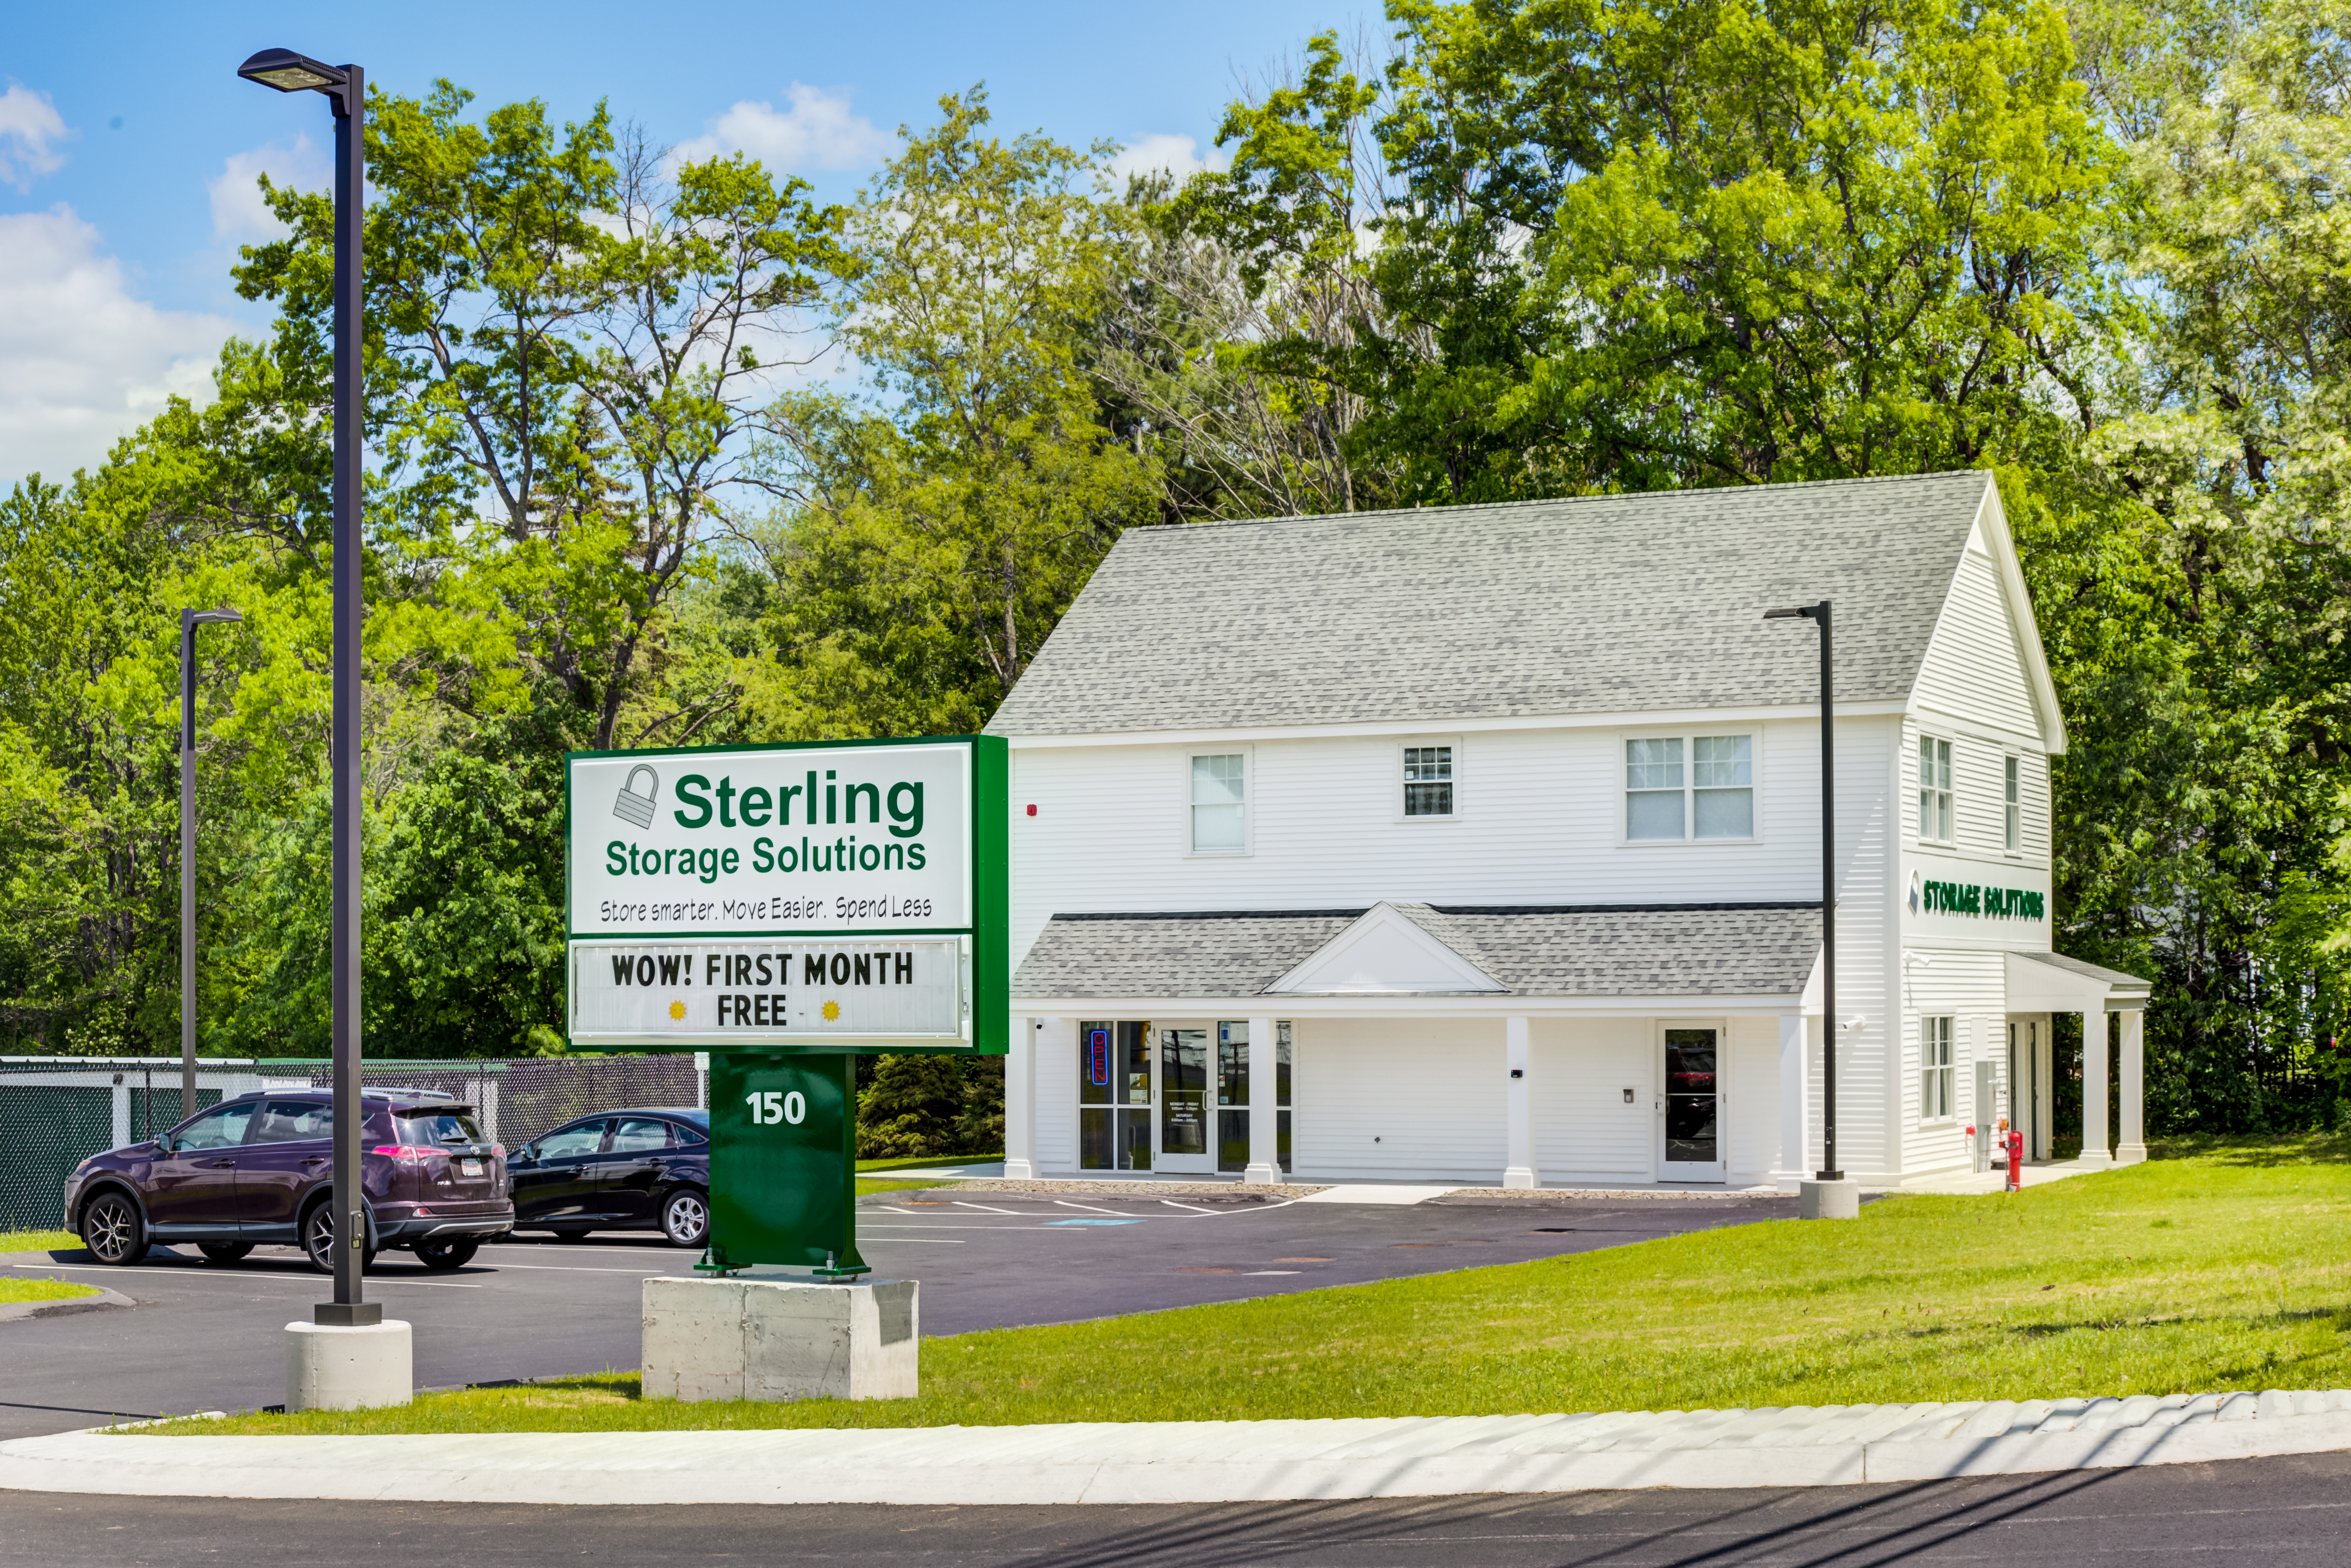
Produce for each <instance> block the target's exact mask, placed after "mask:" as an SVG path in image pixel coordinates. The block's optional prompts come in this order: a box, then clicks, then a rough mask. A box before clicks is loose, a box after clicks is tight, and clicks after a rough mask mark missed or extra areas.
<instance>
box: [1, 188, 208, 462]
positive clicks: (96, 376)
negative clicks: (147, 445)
mask: <svg viewBox="0 0 2351 1568" xmlns="http://www.w3.org/2000/svg"><path fill="white" fill-rule="evenodd" d="M233 329H234V323H232V322H230V321H229V320H227V319H225V318H224V317H219V316H207V315H200V314H197V313H194V312H192V311H181V310H162V309H158V308H156V307H155V306H153V305H151V304H149V303H147V302H146V301H145V300H143V299H137V298H132V296H131V287H130V284H129V281H128V279H127V278H126V277H124V275H123V271H122V266H121V264H120V262H118V261H116V260H115V259H114V257H112V256H109V255H107V254H106V253H105V250H104V247H103V242H102V240H101V237H100V236H99V232H98V230H96V229H95V228H93V227H91V226H90V225H89V224H86V223H84V222H83V221H82V220H81V219H80V218H79V217H78V216H76V215H75V214H74V212H73V209H71V208H70V207H67V206H63V205H59V206H56V207H52V208H51V209H50V210H49V211H47V212H46V213H11V214H0V485H5V484H7V483H9V482H10V481H12V480H14V479H16V478H19V477H21V476H24V475H26V474H30V473H32V472H34V471H36V470H38V471H39V472H40V473H42V474H44V475H46V476H48V477H50V478H52V479H57V478H63V477H65V476H68V475H70V474H71V473H72V472H73V471H74V469H75V468H77V467H81V466H88V465H96V464H97V463H98V462H99V459H101V458H103V457H104V456H105V455H106V450H107V448H108V447H109V446H110V445H111V444H113V442H114V440H115V438H116V437H117V436H120V435H122V434H125V433H127V432H128V431H129V430H131V427H132V426H134V425H136V424H137V423H139V422H140V421H141V420H142V419H147V418H150V417H152V415H153V414H155V413H157V412H158V411H160V410H161V409H162V406H163V402H164V400H165V399H166V398H168V397H170V396H171V395H172V393H175V392H177V393H180V394H182V395H184V396H188V397H193V398H196V399H199V400H201V399H203V398H204V397H205V396H206V395H207V394H208V393H209V392H211V391H212V367H213V361H214V357H215V356H216V355H217V354H218V353H219V351H220V346H221V340H223V339H225V338H226V337H227V336H228V335H229V333H230V332H231V331H232V330H233Z"/></svg>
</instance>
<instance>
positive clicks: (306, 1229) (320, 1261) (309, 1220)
mask: <svg viewBox="0 0 2351 1568" xmlns="http://www.w3.org/2000/svg"><path fill="white" fill-rule="evenodd" d="M302 1255H303V1256H304V1257H306V1258H308V1259H309V1260H310V1267H311V1268H313V1269H316V1270H319V1273H321V1274H331V1273H333V1272H334V1271H335V1211H334V1208H333V1207H332V1206H331V1205H329V1204H324V1203H321V1204H319V1205H318V1206H317V1207H313V1208H312V1209H311V1210H310V1212H309V1213H308V1214H307V1215H305V1216H304V1217H303V1219H302ZM374 1261H375V1249H373V1248H370V1249H368V1250H367V1251H366V1252H365V1253H364V1254H362V1255H361V1256H360V1271H361V1272H362V1273H364V1272H365V1271H366V1270H367V1269H368V1268H369V1266H370V1265H371V1264H372V1263H374Z"/></svg>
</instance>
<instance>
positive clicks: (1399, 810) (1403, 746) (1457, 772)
mask: <svg viewBox="0 0 2351 1568" xmlns="http://www.w3.org/2000/svg"><path fill="white" fill-rule="evenodd" d="M1416 746H1447V747H1452V748H1453V758H1452V768H1453V778H1452V779H1451V783H1452V785H1453V810H1450V811H1447V812H1446V813H1445V814H1444V815H1443V816H1441V817H1438V816H1431V815H1428V814H1426V813H1423V814H1421V815H1419V816H1412V815H1409V814H1407V813H1406V812H1405V809H1404V804H1405V800H1404V792H1405V778H1404V766H1405V764H1404V754H1405V751H1406V750H1407V749H1408V748H1410V747H1416ZM1388 749H1389V768H1390V772H1389V773H1388V787H1389V788H1390V789H1393V790H1395V794H1394V796H1393V797H1391V799H1390V801H1389V804H1390V806H1391V807H1392V808H1393V809H1394V810H1395V819H1394V820H1395V821H1398V822H1409V823H1411V824H1412V825H1414V826H1416V827H1417V826H1419V825H1420V824H1421V823H1424V822H1458V821H1460V820H1461V816H1462V811H1461V737H1458V736H1454V735H1430V736H1417V737H1415V736H1407V737H1404V738H1403V739H1400V740H1398V741H1397V742H1396V743H1395V745H1394V746H1392V747H1389V748H1388Z"/></svg>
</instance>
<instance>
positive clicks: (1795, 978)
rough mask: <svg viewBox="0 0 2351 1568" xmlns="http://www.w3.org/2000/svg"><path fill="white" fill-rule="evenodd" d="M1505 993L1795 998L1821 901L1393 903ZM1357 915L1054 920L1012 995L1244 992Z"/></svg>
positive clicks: (1268, 980) (1809, 962)
mask: <svg viewBox="0 0 2351 1568" xmlns="http://www.w3.org/2000/svg"><path fill="white" fill-rule="evenodd" d="M1394 907H1395V909H1397V910H1398V911H1399V912H1401V913H1402V914H1404V915H1405V916H1406V917H1407V918H1409V919H1411V920H1412V921H1413V923H1414V924H1416V925H1419V926H1420V927H1421V928H1422V929H1423V930H1425V931H1426V932H1427V933H1428V934H1429V935H1430V936H1434V937H1436V938H1437V940H1438V941H1440V942H1442V943H1444V944H1445V945H1446V946H1448V947H1450V948H1452V949H1453V950H1454V951H1455V952H1457V953H1459V954H1460V955H1461V956H1463V957H1464V958H1467V959H1468V960H1469V961H1470V962H1471V963H1473V964H1475V965H1477V966H1478V967H1479V968H1480V969H1482V970H1484V971H1485V972H1486V973H1487V974H1489V975H1491V976H1492V977H1494V978H1495V979H1497V980H1499V981H1500V982H1501V983H1502V985H1503V986H1504V987H1505V988H1507V989H1508V991H1509V994H1510V995H1512V996H1525V997H1614V996H1625V997H1635V996H1797V995H1800V994H1801V993H1802V990H1803V988H1804V982H1805V981H1806V979H1807V978H1809V977H1810V976H1811V974H1812V968H1813V958H1814V957H1815V956H1816V955H1817V954H1818V953H1819V951H1820V945H1821V912H1820V906H1819V905H1817V904H1655V905H1600V904H1593V905H1509V906H1482V905H1455V904H1447V905H1441V906H1431V905H1429V904H1395V906H1394ZM1363 914H1364V911H1363V910H1359V909H1357V910H1328V909H1324V910H1295V911H1259V912H1246V913H1210V914H1194V915H1055V916H1054V917H1053V918H1052V919H1051V920H1050V921H1049V922H1047V923H1046V925H1045V929H1044V930H1043V931H1042V932H1041V933H1040V935H1039V936H1038V938H1037V941H1036V944H1035V946H1031V947H1030V948H1029V956H1028V957H1027V958H1025V959H1024V960H1022V962H1021V965H1020V968H1019V972H1018V973H1017V974H1015V975H1014V976H1013V978H1012V994H1013V995H1014V996H1016V997H1027V998H1068V999H1071V1000H1078V999H1083V998H1089V997H1102V998H1110V997H1143V998H1149V997H1233V998H1240V997H1253V996H1257V995H1259V994H1260V993H1262V992H1263V991H1264V990H1265V988H1267V987H1268V986H1270V985H1271V984H1273V983H1274V982H1275V981H1276V980H1278V979H1280V977H1282V976H1284V975H1286V974H1288V973H1289V972H1290V970H1292V969H1294V968H1296V967H1298V966H1299V965H1300V964H1302V963H1304V962H1305V961H1306V960H1307V959H1308V958H1309V957H1311V956H1313V954H1314V953H1315V951H1316V950H1317V949H1319V948H1320V947H1322V946H1323V945H1324V944H1325V943H1327V942H1329V941H1330V940H1331V939H1332V937H1334V936H1338V935H1339V934H1340V933H1341V932H1343V931H1344V930H1346V929H1347V927H1348V926H1350V925H1353V924H1354V923H1355V921H1356V919H1357V918H1358V917H1360V916H1361V915H1363Z"/></svg>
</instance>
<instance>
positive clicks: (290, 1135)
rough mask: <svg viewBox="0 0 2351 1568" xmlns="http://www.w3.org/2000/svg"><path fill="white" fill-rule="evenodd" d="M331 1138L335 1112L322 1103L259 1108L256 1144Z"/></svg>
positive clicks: (281, 1102)
mask: <svg viewBox="0 0 2351 1568" xmlns="http://www.w3.org/2000/svg"><path fill="white" fill-rule="evenodd" d="M334 1135H335V1108H334V1106H333V1105H332V1104H330V1103H328V1102H327V1101H324V1100H272V1101H270V1102H269V1103H267V1104H266V1105H264V1106H263V1107H262V1108H261V1125H260V1126H259V1127H258V1128H257V1129H256V1131H255V1132H254V1134H253V1141H254V1142H255V1143H256V1144H291V1143H298V1142H301V1141H303V1140H305V1139H308V1138H331V1137H333V1136H334Z"/></svg>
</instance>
